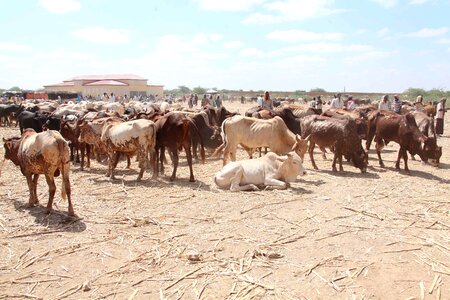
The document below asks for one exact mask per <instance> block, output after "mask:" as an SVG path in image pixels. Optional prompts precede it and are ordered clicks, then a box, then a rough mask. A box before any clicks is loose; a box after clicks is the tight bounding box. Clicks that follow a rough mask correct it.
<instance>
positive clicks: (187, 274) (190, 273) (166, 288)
mask: <svg viewBox="0 0 450 300" xmlns="http://www.w3.org/2000/svg"><path fill="white" fill-rule="evenodd" d="M201 268H203V266H201V267H199V268H197V269H195V270H193V271H191V272H188V273H186V274H184V275H183V276H181V277H180V278H178V279H177V280H176V281H175V282H174V283H172V284H170V285H168V286H167V287H165V288H164V290H165V291H167V290H168V289H170V288H171V287H173V286H174V285H176V284H177V283H179V282H180V281H182V280H183V279H185V278H186V277H188V276H189V275H192V274H194V273H195V272H197V271H199V270H200V269H201Z"/></svg>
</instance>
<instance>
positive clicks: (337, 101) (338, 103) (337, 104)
mask: <svg viewBox="0 0 450 300" xmlns="http://www.w3.org/2000/svg"><path fill="white" fill-rule="evenodd" d="M343 107H344V101H342V100H341V94H337V95H335V96H334V98H333V100H331V107H330V108H331V109H339V108H343Z"/></svg>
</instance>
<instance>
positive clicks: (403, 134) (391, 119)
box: [366, 111, 437, 174]
mask: <svg viewBox="0 0 450 300" xmlns="http://www.w3.org/2000/svg"><path fill="white" fill-rule="evenodd" d="M374 137H375V139H374ZM372 139H374V140H375V142H376V150H377V155H378V162H379V164H380V166H381V167H384V163H383V160H382V158H381V150H382V149H383V147H384V145H385V144H388V143H389V142H390V141H394V142H396V143H398V144H399V145H400V149H399V151H398V156H397V162H396V164H395V168H397V169H400V159H401V158H402V157H403V161H404V163H405V172H406V173H407V174H409V168H408V155H407V152H409V153H410V154H411V155H415V154H419V156H420V158H421V159H422V160H423V161H426V160H427V159H428V158H432V159H436V147H437V146H436V139H434V138H431V137H427V136H425V135H424V134H423V133H421V132H420V130H419V128H418V127H417V124H416V121H415V119H414V116H413V115H412V114H411V113H406V114H405V115H398V114H396V113H392V112H387V111H376V113H374V114H371V115H370V116H369V123H368V133H367V141H366V149H367V150H369V148H370V144H371V142H372Z"/></svg>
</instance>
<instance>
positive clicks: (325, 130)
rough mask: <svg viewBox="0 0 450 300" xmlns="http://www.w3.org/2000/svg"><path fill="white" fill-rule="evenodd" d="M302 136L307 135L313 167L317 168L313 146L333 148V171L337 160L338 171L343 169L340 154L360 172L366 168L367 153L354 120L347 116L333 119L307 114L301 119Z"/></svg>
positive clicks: (363, 171)
mask: <svg viewBox="0 0 450 300" xmlns="http://www.w3.org/2000/svg"><path fill="white" fill-rule="evenodd" d="M301 127H302V136H304V135H309V157H310V158H311V163H312V165H313V167H314V169H318V168H317V165H316V162H315V161H314V155H313V151H314V147H315V145H316V144H317V145H319V146H320V147H321V148H325V147H328V148H331V147H332V148H333V150H334V158H333V163H332V169H333V171H337V170H336V161H337V160H339V171H343V170H344V169H343V167H342V155H345V156H346V157H348V158H349V160H351V161H352V162H353V165H354V166H355V167H356V168H358V169H360V170H361V172H362V173H365V172H366V170H367V153H366V152H364V149H363V147H362V146H361V139H360V138H359V136H358V133H357V129H356V122H355V121H354V120H352V119H351V118H349V117H346V118H345V119H334V118H329V117H325V116H307V117H304V118H303V119H302V121H301Z"/></svg>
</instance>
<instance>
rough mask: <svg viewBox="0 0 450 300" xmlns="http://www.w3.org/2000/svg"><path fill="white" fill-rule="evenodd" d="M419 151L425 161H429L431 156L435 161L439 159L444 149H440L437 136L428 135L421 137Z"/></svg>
mask: <svg viewBox="0 0 450 300" xmlns="http://www.w3.org/2000/svg"><path fill="white" fill-rule="evenodd" d="M417 152H418V153H419V156H420V158H421V159H422V160H423V161H427V160H428V159H429V158H431V159H433V160H434V161H439V159H440V157H441V155H442V149H441V150H438V146H437V144H436V138H434V137H426V136H423V137H421V138H420V144H419V149H418V151H417Z"/></svg>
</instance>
